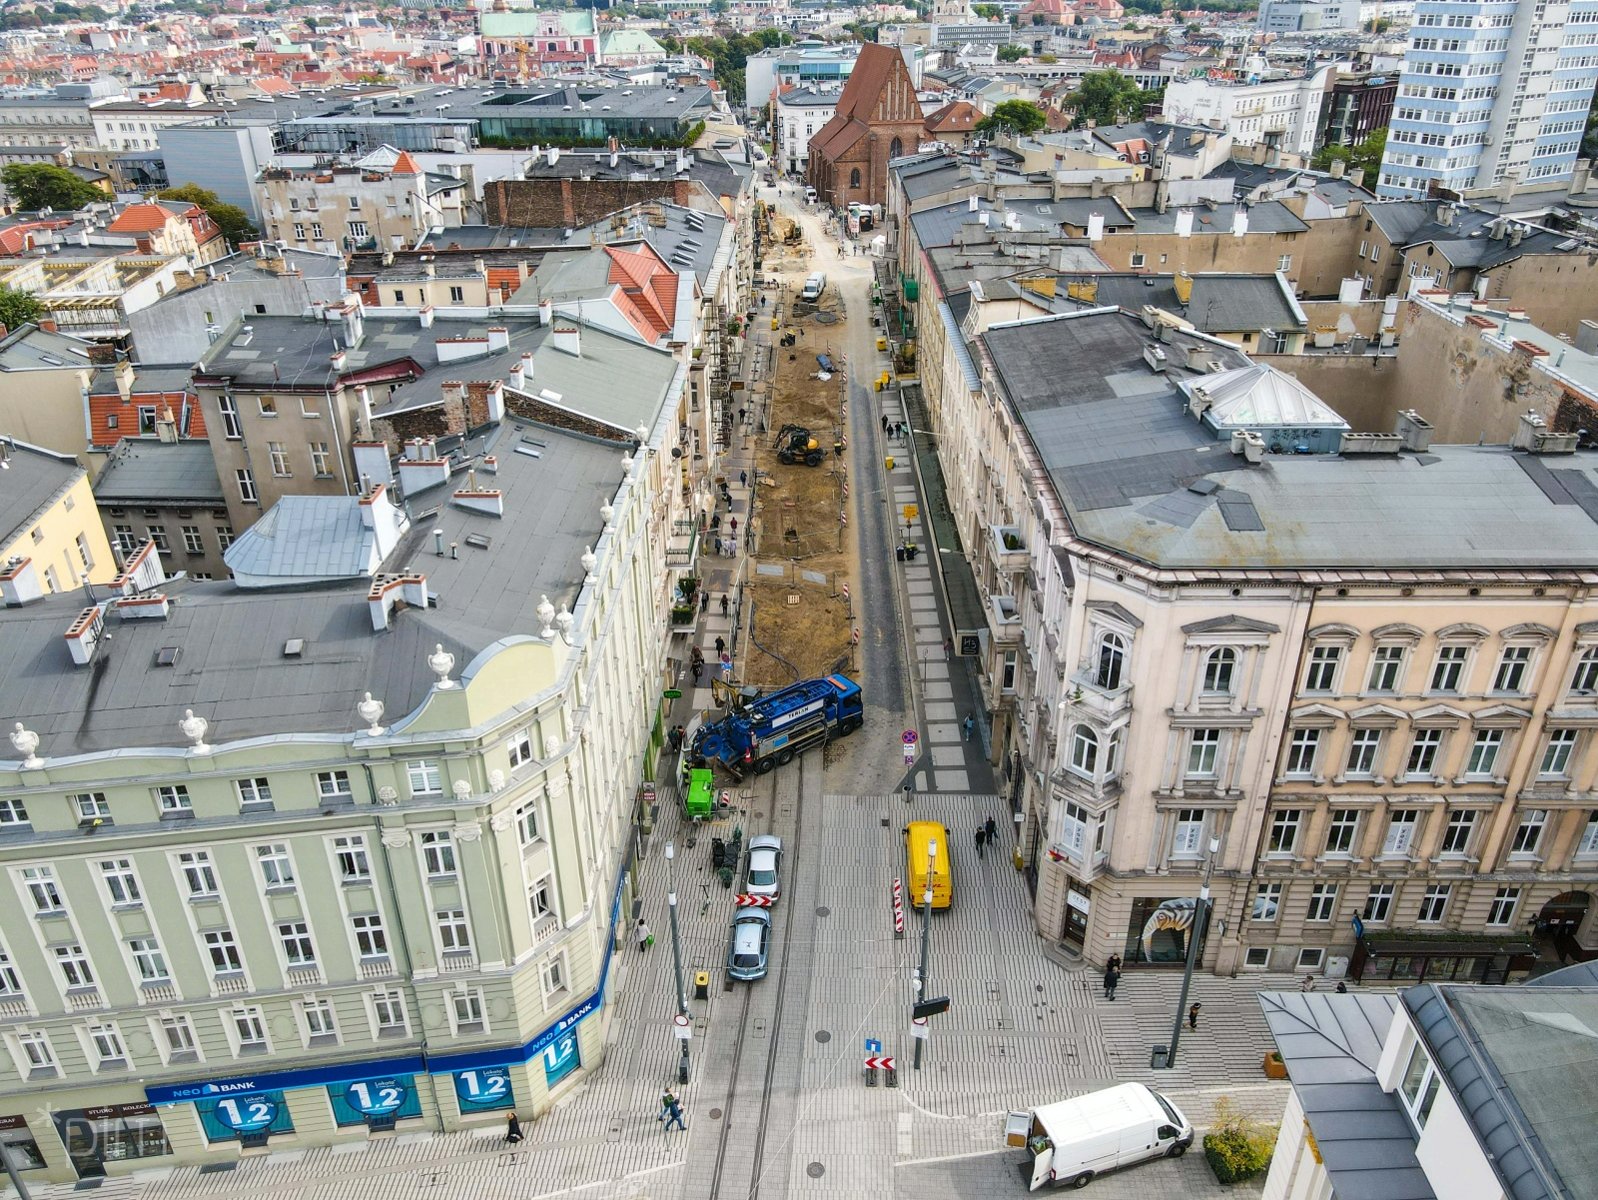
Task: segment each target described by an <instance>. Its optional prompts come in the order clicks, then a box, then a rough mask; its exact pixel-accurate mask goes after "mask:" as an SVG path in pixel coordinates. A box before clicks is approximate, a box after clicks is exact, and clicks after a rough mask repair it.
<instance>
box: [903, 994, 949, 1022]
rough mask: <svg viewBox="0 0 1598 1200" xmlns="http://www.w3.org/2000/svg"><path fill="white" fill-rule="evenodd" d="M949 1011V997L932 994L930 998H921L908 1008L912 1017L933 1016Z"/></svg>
mask: <svg viewBox="0 0 1598 1200" xmlns="http://www.w3.org/2000/svg"><path fill="white" fill-rule="evenodd" d="M948 1011H949V997H947V996H934V997H932V999H930V1000H922V1001H921V1002H920V1003H919V1004H917V1005H916V1006H915V1007H914V1008H912V1009H911V1010H910V1015H911V1016H912V1017H935V1016H937V1015H938V1014H939V1013H946V1012H948Z"/></svg>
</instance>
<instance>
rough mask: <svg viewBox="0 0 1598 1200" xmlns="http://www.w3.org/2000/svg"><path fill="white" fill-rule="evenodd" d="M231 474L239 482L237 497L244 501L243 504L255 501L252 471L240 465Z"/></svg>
mask: <svg viewBox="0 0 1598 1200" xmlns="http://www.w3.org/2000/svg"><path fill="white" fill-rule="evenodd" d="M233 474H234V478H236V479H237V480H238V483H239V499H240V500H242V501H244V503H245V504H254V503H256V498H255V474H254V472H252V471H251V470H250V468H248V467H240V468H239V469H238V470H237V471H235V472H234V473H233Z"/></svg>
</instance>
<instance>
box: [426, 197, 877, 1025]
mask: <svg viewBox="0 0 1598 1200" xmlns="http://www.w3.org/2000/svg"><path fill="white" fill-rule="evenodd" d="M859 173H860V172H858V171H856V172H855V174H856V175H858V174H859ZM450 1002H451V1005H452V1009H453V1012H454V1015H455V1028H456V1029H457V1030H461V1029H467V1028H473V1029H475V1028H480V1027H481V1026H482V1024H483V993H482V992H479V991H478V990H476V989H475V988H473V989H471V990H470V991H461V992H455V993H453V994H452V995H451V996H450Z"/></svg>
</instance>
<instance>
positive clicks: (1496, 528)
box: [927, 301, 1598, 981]
mask: <svg viewBox="0 0 1598 1200" xmlns="http://www.w3.org/2000/svg"><path fill="white" fill-rule="evenodd" d="M990 307H992V308H993V309H994V310H995V311H1002V312H1003V314H1004V315H1005V316H1013V315H1014V314H1015V312H1016V306H1015V304H1014V303H1013V302H1008V303H1003V304H1001V303H999V302H997V301H995V302H990V303H989V304H983V303H977V304H974V305H973V306H972V307H971V310H970V311H969V313H968V314H967V317H966V323H965V325H964V327H963V328H962V327H960V326H953V328H952V331H951V332H952V334H953V335H955V336H951V337H950V338H949V340H948V341H947V343H946V348H945V352H944V353H945V361H944V363H943V365H942V370H941V372H939V375H938V377H939V378H940V379H941V381H942V385H941V386H940V387H939V388H938V389H937V391H936V393H935V394H932V395H929V396H928V397H927V402H928V406H929V409H930V418H931V421H932V424H933V427H934V429H935V431H936V433H937V435H938V439H939V441H938V445H939V454H940V458H941V461H942V463H943V469H944V471H945V474H946V477H947V485H948V493H949V498H950V504H951V507H952V509H953V512H954V519H955V520H956V522H957V525H958V530H959V535H960V538H961V539H962V541H963V544H964V546H965V548H966V551H967V555H968V556H969V560H970V561H971V563H972V564H973V565H972V567H971V568H970V569H971V570H972V572H973V574H974V583H975V585H976V594H977V595H979V596H980V597H981V599H982V602H983V607H984V609H985V621H984V622H983V623H982V624H981V627H980V628H978V629H975V630H972V631H970V632H971V633H972V634H973V635H974V636H969V637H962V638H961V639H960V641H961V643H962V646H963V647H969V648H970V650H971V651H973V652H978V651H979V652H980V669H981V672H982V676H983V679H984V682H985V687H986V689H987V703H988V706H989V708H990V710H991V711H992V713H993V722H994V724H993V742H994V753H995V755H996V758H997V759H998V761H999V762H1000V764H1001V765H1002V767H1003V768H1004V771H1005V775H1006V778H1008V779H1009V780H1010V785H1011V790H1012V795H1013V799H1014V804H1015V806H1016V809H1017V814H1018V818H1017V819H1018V821H1019V822H1020V828H1021V831H1022V839H1021V849H1022V852H1023V855H1024V858H1025V863H1026V870H1027V874H1028V878H1029V880H1030V881H1031V883H1032V886H1033V888H1034V893H1035V898H1036V904H1035V911H1036V922H1037V927H1038V930H1039V932H1040V933H1041V934H1042V935H1043V936H1045V937H1048V938H1050V939H1057V940H1059V941H1060V942H1061V943H1062V944H1063V945H1064V946H1065V947H1066V948H1067V949H1068V950H1069V951H1071V952H1074V953H1077V954H1080V955H1082V956H1083V957H1084V958H1086V959H1089V960H1091V961H1094V962H1103V961H1104V960H1105V959H1106V958H1107V957H1108V956H1109V955H1111V954H1119V955H1121V956H1122V957H1123V959H1124V960H1125V962H1126V963H1127V964H1129V965H1134V964H1135V965H1143V964H1149V965H1158V964H1167V965H1173V966H1174V965H1176V964H1178V963H1180V962H1181V961H1182V960H1183V958H1184V957H1185V955H1186V952H1187V947H1188V939H1189V937H1190V936H1191V934H1192V931H1193V929H1194V925H1195V919H1194V918H1195V908H1196V896H1197V895H1198V892H1199V888H1200V885H1201V881H1202V879H1203V878H1204V877H1205V876H1206V873H1207V872H1210V871H1213V881H1212V887H1213V900H1214V912H1213V918H1212V920H1211V921H1210V922H1209V924H1208V927H1207V929H1206V930H1205V934H1204V937H1203V943H1202V961H1203V963H1204V964H1205V965H1207V966H1208V967H1210V968H1211V969H1214V970H1217V971H1224V972H1231V971H1237V970H1249V969H1259V970H1266V969H1270V970H1294V971H1298V972H1301V973H1305V972H1314V973H1321V972H1326V973H1328V974H1331V975H1342V974H1345V973H1346V974H1349V975H1351V976H1353V977H1356V978H1363V979H1364V980H1366V981H1373V980H1377V979H1381V980H1387V979H1399V980H1406V979H1407V980H1413V979H1416V978H1425V979H1431V980H1437V979H1472V980H1482V979H1485V980H1502V979H1503V978H1504V977H1505V976H1506V974H1512V973H1514V972H1516V971H1518V970H1520V969H1522V968H1524V967H1527V966H1529V965H1530V964H1531V963H1532V961H1533V956H1535V955H1538V954H1548V955H1560V956H1563V955H1565V954H1567V953H1570V952H1571V951H1572V950H1574V949H1575V948H1576V947H1577V946H1578V945H1581V946H1593V945H1595V944H1598V934H1595V930H1594V911H1593V907H1592V905H1591V897H1590V893H1591V891H1592V890H1593V885H1594V883H1595V882H1598V746H1595V745H1594V730H1595V728H1598V600H1595V599H1594V598H1593V594H1592V586H1593V584H1594V583H1595V582H1598V486H1595V485H1598V476H1595V474H1594V468H1595V467H1598V455H1593V454H1591V453H1589V452H1586V451H1582V450H1578V449H1577V447H1576V439H1575V437H1574V436H1573V435H1554V434H1551V433H1549V432H1548V431H1547V430H1546V429H1544V428H1543V427H1542V426H1541V423H1540V421H1538V419H1537V418H1535V417H1531V418H1528V419H1526V420H1525V421H1523V422H1522V426H1521V429H1520V431H1519V433H1518V434H1517V436H1516V438H1515V439H1514V444H1513V445H1507V446H1506V445H1474V444H1472V445H1465V446H1457V445H1446V446H1445V445H1432V444H1430V427H1429V425H1428V424H1427V422H1426V421H1425V420H1424V417H1423V416H1421V415H1417V414H1416V413H1415V412H1413V411H1406V412H1404V413H1400V414H1399V415H1398V419H1397V427H1396V430H1383V431H1381V432H1377V433H1365V432H1360V431H1358V430H1352V429H1350V428H1349V427H1348V424H1347V423H1346V422H1345V421H1343V420H1342V418H1341V417H1340V416H1339V415H1338V414H1337V413H1336V412H1334V411H1333V410H1332V409H1330V408H1329V407H1328V406H1327V405H1325V404H1324V403H1322V402H1321V401H1320V400H1319V399H1317V398H1316V397H1315V396H1314V395H1313V394H1312V393H1311V392H1309V391H1308V390H1307V389H1306V388H1304V387H1303V386H1302V385H1301V384H1299V383H1297V382H1296V381H1295V380H1293V379H1292V378H1291V377H1289V376H1287V375H1284V374H1282V373H1280V372H1278V371H1276V370H1275V369H1274V368H1273V367H1270V366H1266V365H1261V364H1256V363H1252V362H1251V361H1250V360H1249V359H1248V357H1247V356H1246V355H1244V354H1242V353H1241V352H1240V351H1238V350H1237V349H1235V348H1234V347H1232V346H1230V345H1228V344H1227V343H1224V342H1221V341H1219V340H1218V339H1215V338H1212V337H1209V336H1207V335H1204V334H1202V333H1197V332H1195V331H1192V330H1191V329H1190V328H1188V327H1185V326H1184V325H1182V324H1179V323H1177V324H1172V323H1165V322H1160V321H1157V320H1156V319H1154V317H1152V316H1148V317H1146V318H1145V319H1139V317H1138V316H1135V315H1133V314H1131V313H1129V312H1126V311H1124V310H1121V309H1117V308H1091V309H1084V310H1083V311H1080V312H1076V313H1072V314H1069V315H1064V316H1040V317H1036V318H1032V319H1023V320H1009V321H1006V322H1003V323H995V324H991V325H989V324H987V318H986V316H985V313H986V311H987V310H988V309H989V308H990ZM1415 401H1416V403H1417V404H1422V405H1424V404H1427V403H1433V404H1443V403H1446V397H1443V396H1441V395H1439V396H1435V397H1420V396H1417V397H1416V398H1415ZM962 561H963V560H962V559H961V558H960V556H956V555H949V556H945V570H953V569H958V568H959V566H960V564H961V563H962ZM963 632H964V631H963Z"/></svg>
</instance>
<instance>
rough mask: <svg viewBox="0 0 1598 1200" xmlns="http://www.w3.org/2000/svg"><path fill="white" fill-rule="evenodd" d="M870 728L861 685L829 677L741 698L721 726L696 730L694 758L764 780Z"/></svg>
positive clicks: (691, 751) (716, 723)
mask: <svg viewBox="0 0 1598 1200" xmlns="http://www.w3.org/2000/svg"><path fill="white" fill-rule="evenodd" d="M863 724H865V706H864V704H863V702H862V700H861V693H860V685H859V684H858V683H856V682H855V681H854V680H852V679H850V678H849V677H848V676H846V675H824V676H822V677H821V678H819V679H806V680H803V681H801V682H799V683H795V684H790V685H789V686H787V687H785V688H780V689H778V690H777V691H775V692H768V693H766V694H765V695H763V696H756V697H754V698H753V699H747V700H744V699H740V700H739V701H738V702H736V703H734V704H733V705H732V708H731V710H730V711H729V712H728V713H727V715H726V716H724V717H722V718H721V719H720V720H719V721H713V722H710V723H709V724H706V725H703V726H700V727H699V728H698V729H696V730H694V731H693V733H692V735H691V739H690V742H689V751H688V753H689V756H690V759H691V760H693V761H695V762H698V761H700V760H703V761H704V762H705V763H707V764H714V765H716V766H719V767H721V768H722V769H723V770H725V771H727V772H729V773H730V774H732V775H734V776H743V775H746V774H748V773H749V772H750V771H753V772H755V773H756V774H758V775H764V774H765V773H766V772H767V771H769V770H771V769H772V768H773V767H780V766H783V765H785V764H786V763H789V762H791V761H792V760H793V756H794V755H795V754H798V753H800V752H802V751H804V750H806V749H808V748H809V747H811V746H815V745H819V744H821V743H823V742H827V741H831V740H832V739H833V738H840V737H847V736H848V735H849V734H851V733H853V732H854V731H855V730H856V729H859V728H860V726H861V725H863Z"/></svg>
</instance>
